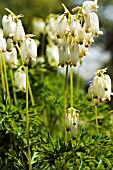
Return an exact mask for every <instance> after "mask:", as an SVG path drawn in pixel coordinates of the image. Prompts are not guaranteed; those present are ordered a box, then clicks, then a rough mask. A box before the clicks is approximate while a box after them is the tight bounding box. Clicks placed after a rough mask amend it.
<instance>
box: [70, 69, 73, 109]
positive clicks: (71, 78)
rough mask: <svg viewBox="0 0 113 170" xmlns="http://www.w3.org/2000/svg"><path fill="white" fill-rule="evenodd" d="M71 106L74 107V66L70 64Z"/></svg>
mask: <svg viewBox="0 0 113 170" xmlns="http://www.w3.org/2000/svg"><path fill="white" fill-rule="evenodd" d="M70 107H71V108H72V107H73V68H72V66H70Z"/></svg>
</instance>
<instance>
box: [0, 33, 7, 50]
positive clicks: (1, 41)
mask: <svg viewBox="0 0 113 170" xmlns="http://www.w3.org/2000/svg"><path fill="white" fill-rule="evenodd" d="M5 51H6V39H5V38H3V37H2V36H0V52H5Z"/></svg>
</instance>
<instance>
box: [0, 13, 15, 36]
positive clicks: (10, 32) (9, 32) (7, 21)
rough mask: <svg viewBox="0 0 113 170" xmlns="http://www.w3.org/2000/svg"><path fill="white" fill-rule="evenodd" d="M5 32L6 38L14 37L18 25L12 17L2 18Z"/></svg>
mask: <svg viewBox="0 0 113 170" xmlns="http://www.w3.org/2000/svg"><path fill="white" fill-rule="evenodd" d="M2 25H3V32H4V36H5V37H10V38H11V37H14V31H15V27H16V23H15V22H14V21H13V18H12V16H11V15H8V16H6V15H4V16H3V18H2Z"/></svg>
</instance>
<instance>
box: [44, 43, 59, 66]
mask: <svg viewBox="0 0 113 170" xmlns="http://www.w3.org/2000/svg"><path fill="white" fill-rule="evenodd" d="M46 55H47V57H48V62H49V64H50V65H51V66H58V62H59V51H58V46H56V45H54V44H52V45H47V46H46Z"/></svg>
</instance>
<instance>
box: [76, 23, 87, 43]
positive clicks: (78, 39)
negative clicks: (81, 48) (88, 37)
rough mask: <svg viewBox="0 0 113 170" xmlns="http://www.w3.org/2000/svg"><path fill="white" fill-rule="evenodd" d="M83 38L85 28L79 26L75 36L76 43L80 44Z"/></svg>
mask: <svg viewBox="0 0 113 170" xmlns="http://www.w3.org/2000/svg"><path fill="white" fill-rule="evenodd" d="M84 38H85V29H84V28H83V27H81V26H80V27H79V29H78V31H77V37H76V38H75V39H76V43H77V44H80V45H82V44H83V41H84Z"/></svg>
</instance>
